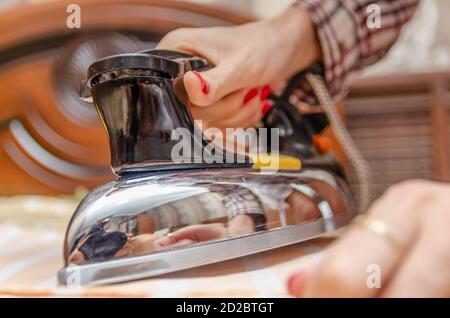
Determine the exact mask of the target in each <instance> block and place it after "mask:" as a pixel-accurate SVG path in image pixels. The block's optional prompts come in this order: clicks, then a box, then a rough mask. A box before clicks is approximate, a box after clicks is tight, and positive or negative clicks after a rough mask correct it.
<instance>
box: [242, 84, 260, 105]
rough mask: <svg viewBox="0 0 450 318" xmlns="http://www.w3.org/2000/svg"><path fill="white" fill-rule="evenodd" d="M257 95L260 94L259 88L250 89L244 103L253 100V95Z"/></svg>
mask: <svg viewBox="0 0 450 318" xmlns="http://www.w3.org/2000/svg"><path fill="white" fill-rule="evenodd" d="M256 95H258V89H257V88H252V89H251V90H249V91H248V92H247V94H246V95H245V97H244V105H245V104H247V103H248V102H249V101H251V100H252V99H253V97H255V96H256Z"/></svg>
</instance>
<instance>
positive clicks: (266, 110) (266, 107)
mask: <svg viewBox="0 0 450 318" xmlns="http://www.w3.org/2000/svg"><path fill="white" fill-rule="evenodd" d="M271 109H272V104H271V103H265V104H264V105H263V108H262V113H263V115H265V114H266V113H267V112H268V111H269V110H271Z"/></svg>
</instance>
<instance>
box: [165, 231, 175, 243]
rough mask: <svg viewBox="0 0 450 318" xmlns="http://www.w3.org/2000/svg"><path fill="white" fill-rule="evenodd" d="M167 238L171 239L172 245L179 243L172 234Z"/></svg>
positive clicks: (168, 234)
mask: <svg viewBox="0 0 450 318" xmlns="http://www.w3.org/2000/svg"><path fill="white" fill-rule="evenodd" d="M167 237H168V238H169V239H170V243H171V244H175V243H176V242H177V240H176V239H175V238H174V237H173V234H172V233H167Z"/></svg>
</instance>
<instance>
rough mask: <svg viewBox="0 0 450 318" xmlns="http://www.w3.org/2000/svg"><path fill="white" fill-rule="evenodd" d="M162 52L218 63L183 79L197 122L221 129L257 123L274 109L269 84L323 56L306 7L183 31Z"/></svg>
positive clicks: (173, 35) (167, 41) (165, 43)
mask: <svg viewBox="0 0 450 318" xmlns="http://www.w3.org/2000/svg"><path fill="white" fill-rule="evenodd" d="M157 48H158V49H167V50H175V51H182V52H187V53H190V54H194V55H198V56H202V57H204V58H206V59H208V60H209V62H210V63H212V64H213V65H215V67H213V68H212V69H210V70H207V71H204V72H201V73H197V72H188V73H187V74H186V75H185V76H184V79H183V80H184V85H185V87H186V90H187V93H188V96H189V100H190V102H191V109H192V113H193V116H194V118H195V119H202V120H203V121H204V123H203V124H204V126H207V127H217V128H228V127H230V128H235V127H243V128H245V127H248V126H251V125H254V124H255V123H257V122H258V121H259V120H260V119H261V117H262V115H263V114H264V113H265V112H267V110H268V109H269V108H270V105H269V104H267V102H266V101H265V98H266V97H267V96H268V94H269V93H270V87H269V86H268V85H269V84H274V83H278V82H280V81H283V80H285V79H287V78H289V77H291V76H292V75H294V74H296V73H297V72H299V71H300V70H302V69H304V68H306V67H307V66H309V65H310V64H312V63H313V62H314V61H316V60H318V59H319V58H320V48H319V44H318V41H317V39H316V35H315V30H314V27H313V24H312V22H311V20H310V18H309V15H308V13H307V11H305V10H304V9H303V8H301V7H300V6H293V7H291V8H289V9H288V10H286V11H285V12H284V13H282V14H281V15H279V16H276V17H274V18H270V19H265V20H260V21H256V22H252V23H247V24H244V25H240V26H233V27H213V28H182V29H177V30H175V31H172V32H170V33H168V34H167V35H166V36H165V37H164V38H163V39H162V40H161V42H160V43H159V44H158V46H157ZM204 106H210V107H207V108H206V107H204Z"/></svg>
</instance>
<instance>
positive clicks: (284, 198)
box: [60, 169, 351, 283]
mask: <svg viewBox="0 0 450 318" xmlns="http://www.w3.org/2000/svg"><path fill="white" fill-rule="evenodd" d="M347 191H348V189H347V188H346V186H345V184H344V183H343V182H341V181H340V179H339V178H338V177H335V176H334V175H331V174H329V173H327V172H324V171H320V170H303V171H301V172H295V173H294V172H292V173H291V172H279V173H277V174H275V175H272V174H263V173H260V172H257V171H254V170H252V169H217V170H201V171H191V172H186V171H185V172H179V173H171V174H162V175H157V176H155V175H153V176H143V177H128V178H122V179H119V180H118V181H114V182H111V183H108V184H105V185H103V186H101V187H99V188H97V189H96V190H94V191H93V192H91V194H90V195H88V197H86V198H85V199H84V201H83V202H82V203H81V204H80V206H79V208H78V209H77V211H76V213H75V215H74V217H73V218H72V221H71V223H70V226H69V229H68V232H67V236H66V242H65V259H66V265H71V264H76V265H82V266H80V267H83V266H89V265H92V264H94V265H96V266H100V267H101V264H103V263H105V264H106V263H108V262H110V261H111V260H123V261H125V262H126V261H127V260H133V261H132V262H136V261H139V259H140V258H139V257H136V256H145V255H150V256H152V255H153V256H154V257H156V259H159V260H161V261H164V262H169V261H170V258H167V257H166V256H167V255H166V254H170V253H167V252H171V251H181V250H183V249H188V248H190V247H193V246H196V248H198V247H199V246H201V245H208V244H205V243H214V244H217V243H220V242H222V243H226V242H227V241H232V239H233V238H239V237H246V238H248V237H251V236H255V235H259V234H263V233H272V234H271V235H273V234H274V233H275V232H276V231H278V230H282V229H292V228H293V227H294V226H295V227H299V226H300V227H301V226H302V225H307V224H316V225H317V224H320V226H319V227H317V229H316V230H315V231H313V232H308V231H307V230H305V231H304V233H303V234H301V233H302V232H301V231H300V232H299V233H300V234H301V235H297V234H295V235H294V236H292V235H293V234H292V233H291V235H289V233H288V232H284V233H283V232H280V239H279V241H277V240H276V239H275V240H274V239H273V238H269V237H268V238H264V236H261V237H260V238H259V240H255V241H252V242H253V243H251V244H250V245H251V246H250V245H249V246H246V243H245V241H243V242H242V243H241V244H242V247H239V250H237V251H236V250H235V251H228V252H227V253H225V254H226V255H228V256H226V257H227V258H233V257H238V256H242V255H247V254H251V253H256V252H259V251H262V250H267V249H269V248H274V247H278V246H283V245H287V244H292V243H295V242H298V241H302V240H305V239H310V238H311V237H314V236H318V235H320V234H323V233H326V232H329V231H332V230H334V229H336V228H337V227H339V226H340V225H339V224H338V222H337V221H339V220H342V221H343V224H345V223H346V222H348V220H350V219H351V212H350V211H351V209H350V202H347V199H346V198H349V197H350V196H348V195H346V194H347ZM305 235H306V236H305ZM267 239H269V240H268V241H267ZM219 245H220V244H219ZM219 245H218V246H217V248H218V249H217V250H216V249H215V248H214V247H212V248H211V249H210V250H209V253H217V254H218V255H219V254H221V253H223V252H224V251H223V250H221V249H227V248H232V247H231V245H230V247H227V245H220V246H219ZM247 245H248V244H247ZM233 248H234V249H235V247H233ZM158 252H159V253H158ZM230 253H231V254H230ZM171 256H173V254H171ZM219 260H220V257H219ZM141 261H142V262H145V259H141ZM213 261H214V260H213ZM175 262H179V264H175V265H177V266H174V264H172V265H171V264H170V263H165V265H163V266H162V268H161V264H159V265H158V268H157V269H158V270H157V271H155V272H152V270H151V269H152V268H146V270H145V271H144V272H142V271H140V272H139V275H138V276H139V277H145V276H152V275H157V274H161V273H164V272H171V271H173V270H178V269H183V268H189V267H192V266H198V265H203V264H207V263H210V262H211V260H209V257H205V259H202V254H201V253H200V254H198V258H197V260H196V261H194V262H190V261H186V260H185V259H183V258H181V259H179V260H178V261H176V260H175ZM183 262H184V263H183ZM91 267H92V266H91ZM108 268H110V265H109V267H108ZM91 269H94V268H91ZM97 269H99V268H97ZM149 269H150V270H149ZM128 274H130V275H131V274H133V269H132V268H129V269H128ZM60 275H63V276H64V270H62V271H61V272H60ZM107 276H108V277H109V274H108V275H107ZM112 276H113V277H109V278H110V279H113V281H121V280H124V279H123V277H121V276H120V275H116V274H114V275H112ZM60 278H61V277H60ZM105 278H106V277H103V280H104V279H105ZM86 280H87V281H85V283H92V282H93V281H94V283H96V282H95V281H96V280H99V282H101V280H102V279H99V277H97V278H93V277H90V278H86ZM97 283H98V282H97Z"/></svg>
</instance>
